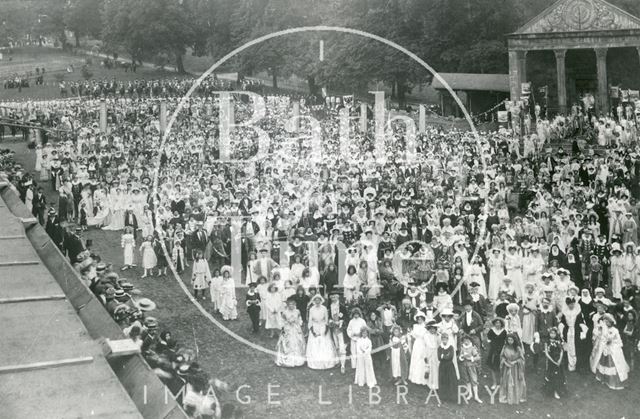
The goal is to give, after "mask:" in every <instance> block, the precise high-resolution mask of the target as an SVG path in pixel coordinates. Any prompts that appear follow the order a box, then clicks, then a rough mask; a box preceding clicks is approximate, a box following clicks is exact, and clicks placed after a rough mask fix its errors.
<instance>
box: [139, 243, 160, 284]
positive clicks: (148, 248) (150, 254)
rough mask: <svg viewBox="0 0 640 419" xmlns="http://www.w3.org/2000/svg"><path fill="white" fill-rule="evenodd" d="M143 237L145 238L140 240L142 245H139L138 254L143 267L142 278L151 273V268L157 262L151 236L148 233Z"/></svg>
mask: <svg viewBox="0 0 640 419" xmlns="http://www.w3.org/2000/svg"><path fill="white" fill-rule="evenodd" d="M145 237H146V240H145V241H143V242H142V245H140V254H141V255H142V269H144V273H143V275H142V278H146V277H147V276H149V275H151V274H152V270H153V269H154V268H155V267H156V265H157V264H158V258H157V257H156V252H155V251H154V250H153V236H152V235H148V236H145Z"/></svg>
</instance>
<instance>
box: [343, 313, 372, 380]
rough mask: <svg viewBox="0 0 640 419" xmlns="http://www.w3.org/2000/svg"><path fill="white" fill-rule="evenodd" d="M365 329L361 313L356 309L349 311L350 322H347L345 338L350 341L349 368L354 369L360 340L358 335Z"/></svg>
mask: <svg viewBox="0 0 640 419" xmlns="http://www.w3.org/2000/svg"><path fill="white" fill-rule="evenodd" d="M366 327H367V322H366V321H365V320H364V319H363V318H362V311H361V310H360V309H359V308H358V307H356V308H354V309H353V310H351V320H349V325H348V326H347V336H349V340H350V341H351V347H350V352H351V368H355V367H356V364H357V359H356V354H357V353H358V349H357V345H358V339H360V333H361V332H362V330H363V329H365V328H366Z"/></svg>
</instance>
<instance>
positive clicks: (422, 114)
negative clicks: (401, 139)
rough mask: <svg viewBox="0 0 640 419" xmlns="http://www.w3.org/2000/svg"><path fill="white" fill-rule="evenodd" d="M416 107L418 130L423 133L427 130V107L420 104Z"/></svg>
mask: <svg viewBox="0 0 640 419" xmlns="http://www.w3.org/2000/svg"><path fill="white" fill-rule="evenodd" d="M418 109H419V114H418V131H419V132H420V134H424V133H425V132H426V131H427V107H426V106H424V105H420V106H419V108H418Z"/></svg>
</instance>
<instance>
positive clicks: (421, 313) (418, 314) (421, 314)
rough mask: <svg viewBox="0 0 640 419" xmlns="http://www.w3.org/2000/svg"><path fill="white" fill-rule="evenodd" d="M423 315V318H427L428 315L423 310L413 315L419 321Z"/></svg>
mask: <svg viewBox="0 0 640 419" xmlns="http://www.w3.org/2000/svg"><path fill="white" fill-rule="evenodd" d="M420 317H422V318H423V319H425V320H426V319H427V315H426V314H425V313H424V312H422V311H419V310H418V311H417V312H416V314H414V315H413V320H415V321H418V318H420Z"/></svg>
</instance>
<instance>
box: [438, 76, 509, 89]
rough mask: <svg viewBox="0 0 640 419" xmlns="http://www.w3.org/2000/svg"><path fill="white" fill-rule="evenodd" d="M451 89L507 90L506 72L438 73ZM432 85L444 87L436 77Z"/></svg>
mask: <svg viewBox="0 0 640 419" xmlns="http://www.w3.org/2000/svg"><path fill="white" fill-rule="evenodd" d="M439 74H440V77H442V78H443V79H444V81H446V82H447V84H448V85H449V86H450V87H451V88H452V89H453V90H466V91H469V90H475V91H485V92H509V91H510V90H509V75H508V74H471V73H439ZM432 87H433V88H434V89H438V90H444V89H446V88H445V86H444V85H443V84H442V83H440V80H438V79H437V78H436V77H434V78H433V82H432Z"/></svg>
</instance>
